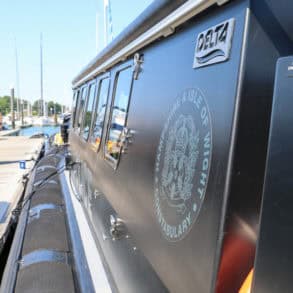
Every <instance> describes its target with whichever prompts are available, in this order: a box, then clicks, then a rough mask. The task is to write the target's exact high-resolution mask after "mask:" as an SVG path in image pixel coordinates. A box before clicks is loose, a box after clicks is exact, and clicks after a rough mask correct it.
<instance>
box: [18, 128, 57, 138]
mask: <svg viewBox="0 0 293 293" xmlns="http://www.w3.org/2000/svg"><path fill="white" fill-rule="evenodd" d="M59 131H60V126H32V127H28V128H23V129H21V130H20V132H19V135H23V136H32V135H33V134H36V133H44V134H48V135H49V136H51V135H53V134H55V133H57V132H59Z"/></svg>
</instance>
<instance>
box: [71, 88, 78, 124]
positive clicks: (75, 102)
mask: <svg viewBox="0 0 293 293" xmlns="http://www.w3.org/2000/svg"><path fill="white" fill-rule="evenodd" d="M78 95H79V90H76V91H74V94H73V101H72V119H71V123H72V127H73V126H74V119H75V115H76V112H75V111H76V108H77V102H78Z"/></svg>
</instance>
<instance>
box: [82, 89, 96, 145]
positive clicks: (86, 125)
mask: <svg viewBox="0 0 293 293" xmlns="http://www.w3.org/2000/svg"><path fill="white" fill-rule="evenodd" d="M95 89H96V84H95V83H92V84H91V85H90V88H89V95H88V101H87V108H86V111H85V112H84V119H83V133H82V135H83V138H84V139H85V140H87V138H88V135H89V131H90V127H91V119H92V111H93V107H94V99H95Z"/></svg>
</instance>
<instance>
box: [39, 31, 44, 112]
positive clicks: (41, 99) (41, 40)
mask: <svg viewBox="0 0 293 293" xmlns="http://www.w3.org/2000/svg"><path fill="white" fill-rule="evenodd" d="M40 70H41V72H40V74H41V80H40V82H41V87H40V88H41V98H40V100H39V116H43V115H44V111H43V110H44V96H43V35H42V33H41V35H40Z"/></svg>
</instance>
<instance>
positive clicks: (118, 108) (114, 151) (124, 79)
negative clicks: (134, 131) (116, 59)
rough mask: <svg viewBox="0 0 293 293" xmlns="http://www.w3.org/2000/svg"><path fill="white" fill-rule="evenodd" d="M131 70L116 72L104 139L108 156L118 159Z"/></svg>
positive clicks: (129, 88)
mask: <svg viewBox="0 0 293 293" xmlns="http://www.w3.org/2000/svg"><path fill="white" fill-rule="evenodd" d="M131 80H132V70H131V68H130V67H129V68H127V69H125V70H122V71H120V72H119V73H118V76H117V78H116V89H115V97H114V101H113V103H112V112H111V117H110V126H109V131H108V136H107V141H106V153H107V155H108V157H109V156H110V158H112V159H114V161H116V160H118V159H119V155H120V150H121V147H122V145H121V138H122V137H121V135H122V131H123V128H124V126H125V123H126V115H127V110H128V109H127V108H128V102H129V96H130V90H131Z"/></svg>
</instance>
